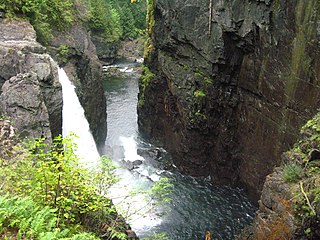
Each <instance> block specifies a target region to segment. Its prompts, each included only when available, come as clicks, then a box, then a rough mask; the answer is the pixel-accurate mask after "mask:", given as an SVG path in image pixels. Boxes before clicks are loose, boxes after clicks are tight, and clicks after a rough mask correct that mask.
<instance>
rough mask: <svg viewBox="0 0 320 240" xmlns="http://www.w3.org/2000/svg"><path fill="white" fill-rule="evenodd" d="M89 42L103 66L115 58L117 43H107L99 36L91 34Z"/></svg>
mask: <svg viewBox="0 0 320 240" xmlns="http://www.w3.org/2000/svg"><path fill="white" fill-rule="evenodd" d="M91 40H92V42H93V44H94V45H95V47H96V51H97V55H98V58H99V60H100V62H101V63H102V64H103V65H109V64H112V63H113V62H114V60H115V59H116V58H117V52H118V49H119V42H118V41H117V42H111V43H108V42H106V41H105V39H104V38H103V37H101V36H99V35H96V34H93V33H92V36H91Z"/></svg>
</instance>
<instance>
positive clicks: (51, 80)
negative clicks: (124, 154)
mask: <svg viewBox="0 0 320 240" xmlns="http://www.w3.org/2000/svg"><path fill="white" fill-rule="evenodd" d="M1 20H2V21H1V22H0V33H1V36H0V51H1V55H0V59H1V62H0V89H1V88H2V90H1V91H0V113H1V114H2V115H5V116H8V117H9V118H10V119H11V120H13V122H12V123H13V125H14V126H15V127H16V128H17V129H18V132H19V133H20V134H21V135H22V137H31V138H39V137H46V138H47V139H49V140H50V139H51V138H52V137H53V136H57V135H59V134H61V133H62V91H61V85H60V83H59V79H58V71H57V67H58V66H57V64H56V63H55V62H54V61H53V60H52V59H51V57H50V56H49V54H48V52H49V53H50V55H51V56H52V57H53V58H54V59H56V60H58V61H60V65H61V66H63V67H64V69H65V70H66V72H67V74H68V76H69V78H70V80H71V81H72V82H73V83H74V85H75V86H76V91H77V94H78V96H79V99H80V102H81V104H82V106H83V107H84V109H85V115H86V117H87V119H88V122H89V125H90V129H91V131H92V133H93V136H94V138H95V140H96V142H97V143H103V142H104V140H105V137H106V133H107V126H106V124H107V123H106V100H105V95H104V91H103V88H102V66H101V64H100V63H99V61H98V58H97V55H96V49H95V46H94V45H93V43H92V41H91V38H90V34H89V32H88V30H87V29H86V28H85V27H84V26H83V25H82V24H81V22H78V23H76V24H74V25H73V26H72V27H71V28H70V29H68V30H66V31H63V32H55V33H54V37H53V39H52V41H51V43H50V46H47V47H46V48H45V47H43V46H42V45H41V44H39V43H38V42H37V40H36V32H35V31H34V29H33V27H32V25H31V24H30V23H29V22H27V21H23V20H9V19H1ZM75 121H76V120H75Z"/></svg>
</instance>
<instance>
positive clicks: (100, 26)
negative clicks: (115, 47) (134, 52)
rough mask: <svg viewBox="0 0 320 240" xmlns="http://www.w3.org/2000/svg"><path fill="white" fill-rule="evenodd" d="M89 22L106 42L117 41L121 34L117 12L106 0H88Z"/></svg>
mask: <svg viewBox="0 0 320 240" xmlns="http://www.w3.org/2000/svg"><path fill="white" fill-rule="evenodd" d="M89 24H90V28H91V29H92V30H93V31H94V32H95V33H96V34H100V35H101V36H102V37H103V38H104V39H105V41H106V42H113V41H118V40H119V39H120V37H121V36H122V27H121V24H120V17H119V14H118V12H117V11H116V10H115V9H113V8H112V7H111V6H110V5H109V4H107V2H106V0H90V20H89Z"/></svg>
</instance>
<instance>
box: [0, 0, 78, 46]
mask: <svg viewBox="0 0 320 240" xmlns="http://www.w3.org/2000/svg"><path fill="white" fill-rule="evenodd" d="M73 4H74V2H73V0H55V1H43V0H0V10H3V11H5V12H6V14H7V16H9V17H24V18H26V19H28V20H30V22H31V23H32V25H33V26H34V28H35V29H36V31H37V37H38V40H39V41H40V42H42V43H44V44H47V43H48V42H49V41H50V38H51V36H52V30H53V29H57V30H62V29H65V28H66V27H68V26H70V25H71V24H72V23H73V21H74V19H75V12H74V6H73Z"/></svg>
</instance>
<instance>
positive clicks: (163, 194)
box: [149, 177, 173, 204]
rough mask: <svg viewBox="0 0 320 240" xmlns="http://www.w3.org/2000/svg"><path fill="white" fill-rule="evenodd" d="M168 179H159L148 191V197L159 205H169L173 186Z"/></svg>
mask: <svg viewBox="0 0 320 240" xmlns="http://www.w3.org/2000/svg"><path fill="white" fill-rule="evenodd" d="M170 181H171V179H170V178H164V177H163V178H160V179H159V181H157V182H156V183H155V184H154V185H153V186H152V188H151V190H150V191H149V195H150V196H151V198H152V199H154V200H156V201H157V202H159V203H161V204H162V203H169V202H171V200H172V199H171V197H170V195H171V193H172V189H173V184H172V183H170Z"/></svg>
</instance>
